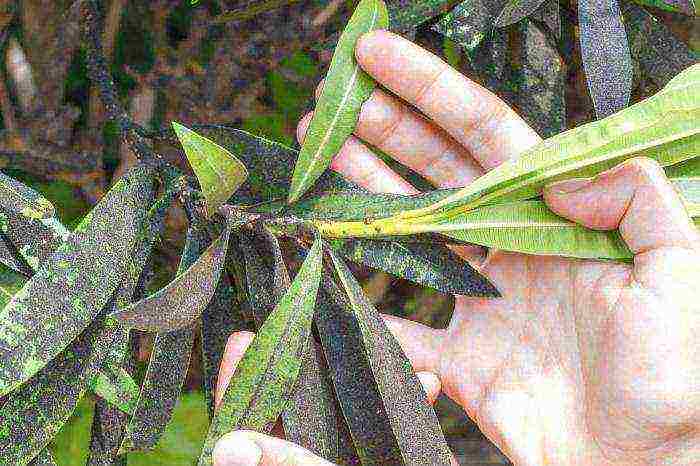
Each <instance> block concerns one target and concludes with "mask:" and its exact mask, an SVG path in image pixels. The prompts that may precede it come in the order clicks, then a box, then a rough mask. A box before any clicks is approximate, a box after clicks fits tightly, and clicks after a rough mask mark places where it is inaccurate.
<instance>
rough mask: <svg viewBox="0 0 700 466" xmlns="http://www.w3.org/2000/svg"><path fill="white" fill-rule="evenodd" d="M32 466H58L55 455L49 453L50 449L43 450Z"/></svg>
mask: <svg viewBox="0 0 700 466" xmlns="http://www.w3.org/2000/svg"><path fill="white" fill-rule="evenodd" d="M30 464H31V465H32V466H58V463H56V460H55V459H54V458H53V454H51V451H49V449H48V447H47V448H44V449H43V450H41V452H40V453H39V455H38V456H37V457H36V458H34V461H32V462H31V463H30Z"/></svg>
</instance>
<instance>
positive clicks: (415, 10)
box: [387, 0, 459, 34]
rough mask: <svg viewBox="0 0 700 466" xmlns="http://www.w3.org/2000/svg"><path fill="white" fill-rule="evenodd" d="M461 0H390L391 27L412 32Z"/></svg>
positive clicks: (393, 29) (400, 31) (398, 30)
mask: <svg viewBox="0 0 700 466" xmlns="http://www.w3.org/2000/svg"><path fill="white" fill-rule="evenodd" d="M458 1H459V0H393V1H392V0H390V1H389V2H387V8H388V10H389V28H390V29H391V30H392V31H394V32H397V33H399V34H407V33H408V34H410V33H412V32H413V31H414V30H415V28H416V27H418V26H420V25H421V24H423V23H425V22H426V21H429V20H431V19H432V18H434V17H436V16H438V15H440V14H442V13H444V12H446V11H447V10H449V9H450V7H451V6H453V5H454V4H455V3H457V2H458Z"/></svg>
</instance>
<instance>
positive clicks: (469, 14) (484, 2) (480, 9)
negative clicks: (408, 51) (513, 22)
mask: <svg viewBox="0 0 700 466" xmlns="http://www.w3.org/2000/svg"><path fill="white" fill-rule="evenodd" d="M504 3H505V0H464V1H463V2H460V3H459V4H458V5H457V6H456V7H454V8H453V9H452V11H450V12H449V13H447V14H446V15H445V16H443V17H442V18H441V19H440V20H439V21H438V22H437V23H436V24H435V25H434V26H433V29H434V30H435V31H437V32H439V33H440V34H442V35H444V36H445V37H447V38H449V39H451V40H453V41H455V42H456V43H457V44H458V45H460V46H461V47H462V48H464V50H465V51H466V52H467V53H473V52H474V51H475V50H476V49H477V47H479V46H480V45H481V44H482V43H483V42H484V40H485V39H486V38H488V37H489V36H490V34H491V31H492V29H493V26H494V21H495V20H496V17H497V16H498V13H499V12H500V11H501V10H502V9H503V5H504Z"/></svg>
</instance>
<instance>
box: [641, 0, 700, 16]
mask: <svg viewBox="0 0 700 466" xmlns="http://www.w3.org/2000/svg"><path fill="white" fill-rule="evenodd" d="M636 1H637V3H641V4H643V5H649V6H653V7H655V8H660V9H662V10H667V11H673V12H674V13H684V14H686V15H691V16H692V15H695V16H697V15H698V14H699V13H700V9H699V8H700V7H698V4H697V3H696V1H695V0H636Z"/></svg>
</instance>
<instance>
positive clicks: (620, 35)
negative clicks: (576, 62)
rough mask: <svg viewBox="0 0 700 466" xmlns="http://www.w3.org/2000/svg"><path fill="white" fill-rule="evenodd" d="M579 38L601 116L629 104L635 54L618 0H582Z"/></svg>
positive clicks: (597, 110)
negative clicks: (632, 52) (633, 56)
mask: <svg viewBox="0 0 700 466" xmlns="http://www.w3.org/2000/svg"><path fill="white" fill-rule="evenodd" d="M578 23H579V39H580V43H581V58H582V61H583V68H584V70H585V71H586V81H587V82H588V90H589V91H590V93H591V98H592V99H593V106H594V107H595V111H596V115H597V116H598V118H599V119H600V118H604V117H606V116H609V115H611V114H613V113H615V112H618V111H620V110H622V109H623V108H625V107H626V106H627V104H628V103H629V99H630V93H631V91H632V58H631V57H630V51H629V47H628V45H627V34H626V33H625V26H624V24H623V22H622V15H621V14H620V7H619V5H618V2H617V0H579V2H578Z"/></svg>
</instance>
